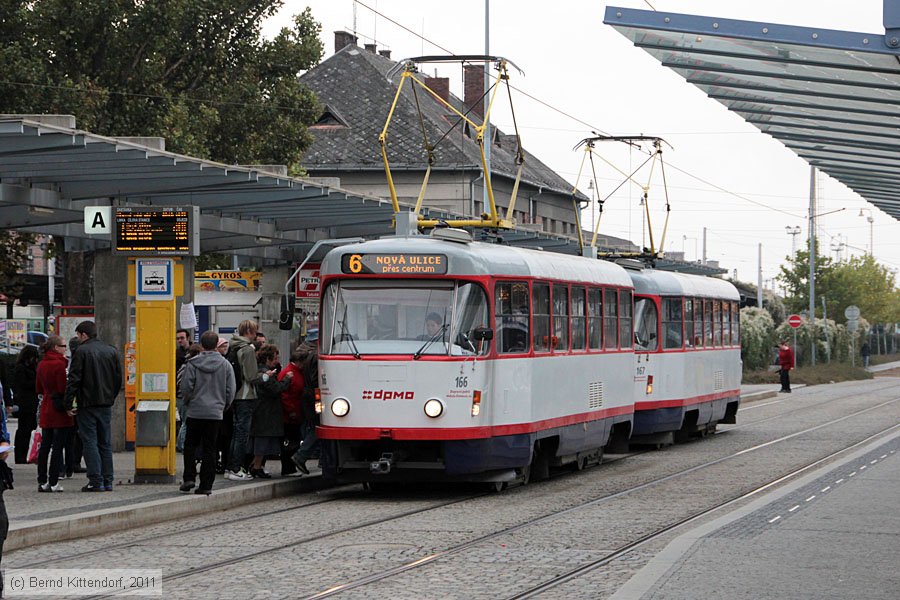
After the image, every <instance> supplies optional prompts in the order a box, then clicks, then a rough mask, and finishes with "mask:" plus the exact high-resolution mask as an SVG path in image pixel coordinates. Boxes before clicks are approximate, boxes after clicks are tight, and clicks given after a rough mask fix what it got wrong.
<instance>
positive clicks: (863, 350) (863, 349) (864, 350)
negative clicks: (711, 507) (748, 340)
mask: <svg viewBox="0 0 900 600" xmlns="http://www.w3.org/2000/svg"><path fill="white" fill-rule="evenodd" d="M870 353H871V351H870V350H869V342H863V343H862V346H860V347H859V354H860V356H862V359H863V368H865V369H868V368H869V354H870ZM16 439H18V436H16ZM16 443H18V442H16ZM17 462H18V461H17Z"/></svg>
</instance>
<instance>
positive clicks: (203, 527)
mask: <svg viewBox="0 0 900 600" xmlns="http://www.w3.org/2000/svg"><path fill="white" fill-rule="evenodd" d="M345 498H346V494H345V495H342V496H341V497H338V498H326V499H323V500H316V501H313V502H307V503H306V504H301V505H300V506H289V507H286V508H278V509H275V510H270V511H266V512H262V513H257V514H252V515H243V516H240V517H235V518H233V519H228V520H225V521H219V522H216V523H207V524H206V525H198V526H196V527H188V528H185V529H179V530H178V531H177V532H174V535H182V534H190V533H196V532H199V531H206V530H209V529H213V528H216V527H228V526H229V525H236V524H244V523H246V522H247V521H253V520H256V519H263V518H266V517H271V516H275V515H280V514H284V513H290V512H294V511H298V510H304V509H307V508H313V507H317V506H321V505H323V504H329V503H331V502H337V501H339V500H344V499H345ZM172 535H173V532H171V531H168V532H166V533H159V534H154V535H150V536H146V537H142V538H139V539H136V540H129V541H127V542H121V543H118V544H112V545H108V546H103V547H101V548H95V549H94V550H87V551H85V552H79V553H77V554H72V555H69V556H54V557H53V558H48V559H46V560H40V561H36V562H32V563H28V564H25V565H21V566H17V567H16V568H20V569H33V568H37V567H40V566H43V565H47V564H55V563H59V562H60V561H65V560H72V559H76V558H82V557H86V556H95V555H98V554H103V553H104V552H109V551H111V550H122V549H126V548H134V547H137V546H141V545H143V544H146V543H147V542H152V541H154V540H161V539H165V538H168V537H171V536H172Z"/></svg>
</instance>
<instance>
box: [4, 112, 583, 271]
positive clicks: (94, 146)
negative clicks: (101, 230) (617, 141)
mask: <svg viewBox="0 0 900 600" xmlns="http://www.w3.org/2000/svg"><path fill="white" fill-rule="evenodd" d="M48 119H53V120H55V121H56V122H59V121H63V122H65V121H66V119H65V118H60V117H55V118H54V117H48ZM69 122H70V123H71V120H69ZM95 205H116V206H179V205H182V206H183V205H196V206H199V207H200V211H201V232H200V246H201V250H202V251H204V252H210V251H212V252H231V253H235V254H241V255H247V256H252V257H255V258H257V259H261V262H283V261H296V260H298V259H301V258H302V257H304V256H305V255H306V253H307V252H308V250H309V249H310V248H311V247H312V245H313V244H314V243H315V242H316V240H319V239H324V238H343V237H357V236H360V237H367V238H371V237H377V236H381V235H388V234H390V233H392V231H393V230H392V228H391V221H392V218H393V209H392V207H391V203H390V202H389V201H385V200H383V199H379V198H374V197H369V196H362V195H359V194H356V193H352V192H349V191H347V190H342V189H338V188H331V187H327V186H323V185H322V184H319V183H316V182H313V181H309V180H304V179H298V178H292V177H285V176H279V175H276V174H273V173H268V172H266V171H264V170H261V169H255V168H245V167H237V166H229V165H224V164H220V163H214V162H210V161H205V160H201V159H198V158H193V157H189V156H182V155H178V154H173V153H171V152H165V151H162V150H158V149H154V148H152V147H150V146H145V145H141V144H137V143H132V142H128V141H123V140H120V139H116V138H110V137H103V136H99V135H95V134H92V133H89V132H86V131H80V130H77V129H74V128H69V127H60V126H56V125H51V124H47V123H45V122H37V121H34V120H29V119H26V118H21V117H12V118H10V117H2V118H0V229H18V230H25V231H33V232H37V233H42V234H48V235H58V236H64V238H65V240H66V249H69V250H73V249H88V248H102V247H108V246H109V236H108V235H107V236H96V235H87V234H85V233H84V225H83V214H84V207H85V206H95ZM425 211H428V209H427V208H426V209H425ZM428 214H429V215H430V216H431V217H432V218H437V219H452V218H460V217H462V215H456V214H453V213H449V212H446V211H441V210H435V209H430V211H429V212H428ZM501 236H502V239H503V240H504V242H506V243H509V244H511V245H522V246H533V247H534V246H540V247H542V248H544V249H545V250H550V251H555V252H564V253H568V254H578V253H579V249H578V242H577V241H576V240H574V239H572V238H568V237H563V236H557V235H552V234H545V233H541V232H535V231H530V230H527V229H516V230H513V231H504V232H502V233H501Z"/></svg>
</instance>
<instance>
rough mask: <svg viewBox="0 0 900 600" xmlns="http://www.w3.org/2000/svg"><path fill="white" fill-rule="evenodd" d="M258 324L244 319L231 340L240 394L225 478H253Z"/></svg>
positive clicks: (231, 353)
mask: <svg viewBox="0 0 900 600" xmlns="http://www.w3.org/2000/svg"><path fill="white" fill-rule="evenodd" d="M257 331H259V326H258V325H257V323H256V321H252V320H249V319H247V320H244V321H241V322H240V323H239V324H238V330H237V333H236V334H235V335H233V336H232V338H231V340H230V341H229V343H228V355H227V356H226V357H225V358H226V360H227V361H228V362H229V363H231V366H232V368H233V369H234V376H235V377H234V378H235V384H236V386H237V393H236V395H235V398H234V404H233V407H232V410H233V412H234V429H233V431H232V434H231V449H230V452H229V456H228V465H227V469H226V471H225V478H226V479H230V480H231V481H250V480H251V479H253V476H252V475H250V472H249V470H248V469H249V466H250V461H249V460H248V458H249V456H250V452H251V448H250V423H251V421H252V420H253V409H254V408H256V384H257V382H258V381H259V378H260V375H261V373H260V372H259V371H258V369H257V366H256V348H254V346H253V342H254V341H256V332H257Z"/></svg>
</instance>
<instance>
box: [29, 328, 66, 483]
mask: <svg viewBox="0 0 900 600" xmlns="http://www.w3.org/2000/svg"><path fill="white" fill-rule="evenodd" d="M65 351H66V342H65V341H64V340H63V339H62V338H61V337H59V336H58V335H51V336H50V337H49V338H48V339H47V343H45V344H44V358H43V360H41V362H40V363H38V368H37V379H36V381H35V389H36V391H37V393H38V395H41V396H43V398H42V400H41V412H40V416H39V419H38V424H39V425H40V426H41V434H42V435H43V439H42V440H41V451H40V454H38V491H39V492H61V491H63V488H62V485H60V483H59V473H60V471H61V470H62V467H63V456H62V451H63V448H65V446H66V443H67V442H68V441H69V438H71V437H72V435H73V434H74V432H75V421H74V419H73V418H72V417H71V416H70V415H69V414H67V413H66V411H65V410H63V409H62V406H63V405H62V399H63V397H64V396H65V394H66V366H67V365H68V362H69V361H68V360H66V357H65V355H64V354H63V353H64V352H65ZM48 457H49V459H50V473H49V477H48V473H47V459H48Z"/></svg>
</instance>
